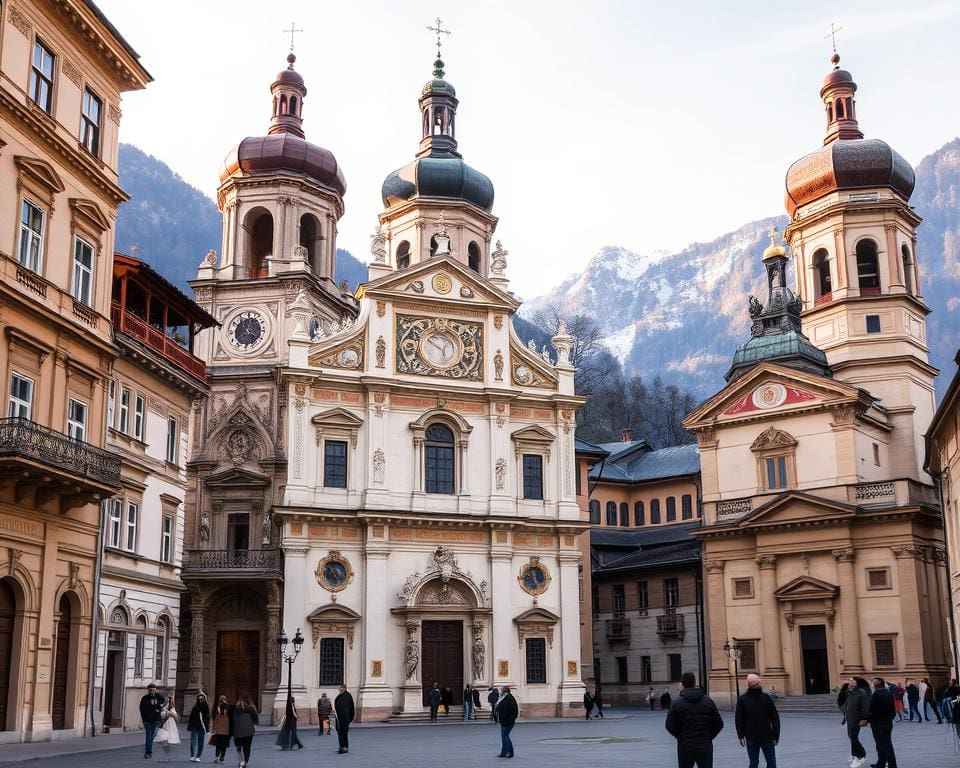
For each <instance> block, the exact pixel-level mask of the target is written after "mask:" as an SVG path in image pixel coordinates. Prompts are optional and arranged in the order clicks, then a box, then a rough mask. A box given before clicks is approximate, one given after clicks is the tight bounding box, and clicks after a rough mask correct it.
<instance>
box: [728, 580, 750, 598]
mask: <svg viewBox="0 0 960 768" xmlns="http://www.w3.org/2000/svg"><path fill="white" fill-rule="evenodd" d="M738 583H741V584H742V583H746V584H747V587H748V589H747V591H746V593H744V594H740V593H738V592H737V584H738ZM754 596H755V593H754V589H753V577H752V576H734V577H732V578H731V579H730V597H731V599H733V600H752V599H753V598H754Z"/></svg>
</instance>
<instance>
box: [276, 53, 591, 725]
mask: <svg viewBox="0 0 960 768" xmlns="http://www.w3.org/2000/svg"><path fill="white" fill-rule="evenodd" d="M419 104H420V109H421V113H422V119H423V126H422V127H423V132H422V139H421V142H420V148H419V151H418V152H417V155H416V158H415V159H414V160H413V162H411V163H410V164H409V165H406V166H404V167H403V168H401V169H399V170H397V171H395V172H394V173H392V174H390V175H389V176H388V177H387V178H386V180H385V181H384V183H383V189H382V196H383V203H384V210H383V212H382V213H381V214H380V226H379V227H378V229H377V232H376V234H375V236H374V238H373V246H372V256H373V259H372V262H371V264H370V266H369V281H368V282H367V283H366V284H365V285H364V286H363V287H362V288H361V291H360V293H361V294H362V295H361V298H360V299H359V301H360V306H359V314H358V316H357V318H356V320H355V321H353V322H348V323H345V324H340V325H333V324H329V323H325V324H323V327H322V328H321V329H320V331H319V333H317V334H313V335H312V338H311V333H310V329H309V322H308V320H309V318H308V315H307V313H306V311H300V310H298V311H296V312H294V323H293V329H294V330H293V332H292V333H291V335H290V338H289V341H288V342H287V345H288V348H289V354H288V356H287V360H288V363H287V365H285V366H284V367H283V368H282V370H281V372H280V374H279V377H278V380H279V384H280V389H281V393H282V396H283V397H285V399H286V401H287V403H289V407H288V409H287V412H286V413H287V424H286V426H285V428H284V436H285V441H286V442H285V452H286V455H287V457H288V465H287V466H288V469H287V480H286V487H285V492H284V494H283V501H282V504H280V505H278V506H277V507H276V508H275V514H276V522H277V527H278V532H280V533H281V534H282V546H283V555H284V559H283V563H284V593H283V594H284V605H283V616H284V623H285V625H286V627H287V630H288V632H291V631H292V630H293V629H294V628H295V627H298V626H299V627H302V628H303V630H304V635H305V636H306V643H305V651H306V652H305V653H302V654H301V655H300V659H299V660H298V662H297V663H296V664H294V665H293V671H292V674H293V686H294V691H295V694H296V696H297V699H298V701H300V702H301V703H304V704H312V702H315V701H316V700H317V698H318V696H319V694H320V693H321V692H323V691H326V692H327V693H329V694H332V693H334V691H335V689H336V686H337V685H338V684H339V683H341V682H342V683H344V684H345V685H346V686H347V687H348V688H349V689H350V690H351V691H352V692H353V693H354V696H355V697H356V700H357V705H358V717H359V718H360V719H361V720H363V721H377V720H386V719H389V718H392V717H401V718H407V717H417V716H419V715H420V714H421V713H423V712H424V711H425V703H426V694H427V691H428V690H429V689H430V688H431V687H432V685H433V684H434V683H437V684H438V685H439V686H440V688H441V689H445V688H449V689H450V691H451V693H452V700H453V703H454V706H455V707H456V706H457V705H460V704H461V703H462V696H463V690H464V687H465V685H467V684H470V685H472V686H474V687H480V688H481V689H482V690H483V691H486V689H487V688H488V687H489V686H490V685H498V686H500V685H505V684H510V685H512V686H515V689H516V690H517V691H518V697H519V700H520V701H521V703H522V706H523V709H524V712H525V713H527V714H530V715H549V716H554V715H570V714H576V711H577V710H578V708H579V707H581V699H582V694H583V690H584V688H583V684H582V682H581V678H580V669H579V662H580V657H581V654H580V601H581V596H580V584H579V571H580V565H581V556H580V552H579V550H578V534H580V533H581V532H582V531H583V530H584V527H585V526H584V524H583V523H582V522H581V513H580V509H579V506H578V504H577V500H576V489H575V480H574V477H573V472H574V429H575V414H576V410H577V408H578V407H579V406H580V405H581V404H582V399H580V398H578V397H576V396H575V395H574V390H573V374H574V368H573V366H572V365H571V364H570V362H569V352H570V348H571V345H572V342H573V339H572V338H571V337H569V336H567V335H566V333H565V332H564V331H563V329H561V330H560V331H559V332H558V335H557V336H556V337H555V338H554V339H553V344H554V347H555V349H556V351H557V359H551V357H550V355H549V354H548V353H547V352H546V350H541V351H537V350H535V349H533V348H531V346H529V345H525V344H523V343H522V342H521V341H520V340H519V339H518V338H517V336H516V334H515V332H514V331H513V326H512V322H511V318H512V315H513V314H514V312H515V311H516V310H517V308H518V306H519V304H518V302H517V300H516V299H515V298H514V297H513V296H512V294H511V293H510V292H509V290H508V288H509V284H508V280H507V277H506V275H505V271H506V257H507V253H506V252H505V251H504V250H503V249H502V248H501V247H500V244H499V242H498V243H496V245H495V246H491V241H492V240H493V233H494V230H495V227H496V224H497V219H496V218H495V216H494V215H493V214H492V212H491V211H492V205H493V185H492V183H491V182H490V180H489V179H488V178H487V177H486V176H484V175H483V174H481V173H479V172H478V171H476V170H474V169H473V168H471V167H470V166H468V165H467V164H466V163H464V161H463V159H462V157H461V155H460V152H459V151H458V146H457V142H456V138H455V118H456V108H457V104H458V101H457V98H456V92H455V90H454V88H453V86H452V85H451V84H450V83H449V82H447V81H446V80H445V79H444V72H443V62H442V61H441V60H439V58H438V60H437V61H436V63H435V70H434V76H433V78H432V79H431V80H430V81H428V82H427V84H426V85H425V86H424V88H423V90H422V93H421V96H420V100H419ZM276 706H277V707H280V703H279V701H278V703H277V705H276ZM579 711H581V712H582V710H579Z"/></svg>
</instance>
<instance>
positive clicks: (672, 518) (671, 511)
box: [667, 496, 677, 523]
mask: <svg viewBox="0 0 960 768" xmlns="http://www.w3.org/2000/svg"><path fill="white" fill-rule="evenodd" d="M676 520H677V499H676V497H675V496H667V522H668V523H674V522H676Z"/></svg>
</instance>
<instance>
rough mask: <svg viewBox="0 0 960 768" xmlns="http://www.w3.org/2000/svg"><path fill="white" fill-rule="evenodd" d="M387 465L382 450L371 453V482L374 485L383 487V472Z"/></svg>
mask: <svg viewBox="0 0 960 768" xmlns="http://www.w3.org/2000/svg"><path fill="white" fill-rule="evenodd" d="M386 464H387V457H386V456H385V455H384V453H383V449H382V448H377V450H375V451H374V452H373V482H374V484H375V485H383V470H384V468H385V466H386Z"/></svg>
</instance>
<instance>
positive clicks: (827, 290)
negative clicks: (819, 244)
mask: <svg viewBox="0 0 960 768" xmlns="http://www.w3.org/2000/svg"><path fill="white" fill-rule="evenodd" d="M813 288H814V295H815V297H816V298H817V299H821V298H823V299H824V300H827V301H828V300H829V298H830V294H831V292H832V291H833V283H832V282H831V280H830V254H829V253H827V251H826V249H825V248H820V249H818V250H817V251H816V252H815V253H814V254H813Z"/></svg>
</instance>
